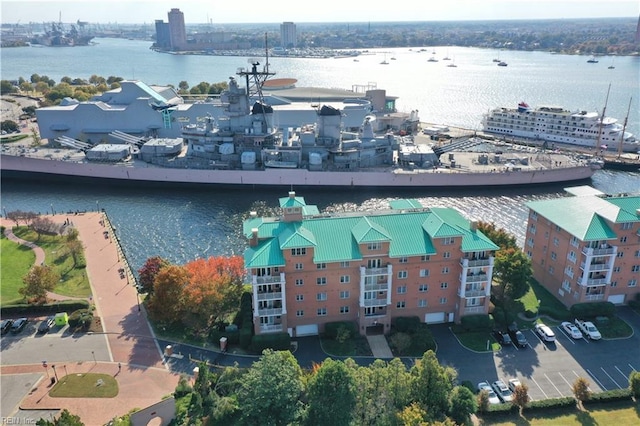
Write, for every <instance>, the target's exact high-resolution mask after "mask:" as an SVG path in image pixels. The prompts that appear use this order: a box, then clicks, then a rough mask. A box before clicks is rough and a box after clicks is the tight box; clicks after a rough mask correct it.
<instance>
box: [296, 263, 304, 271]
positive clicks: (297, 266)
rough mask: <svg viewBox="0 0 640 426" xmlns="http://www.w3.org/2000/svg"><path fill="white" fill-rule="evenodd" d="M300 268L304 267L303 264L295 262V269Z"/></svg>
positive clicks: (299, 269)
mask: <svg viewBox="0 0 640 426" xmlns="http://www.w3.org/2000/svg"><path fill="white" fill-rule="evenodd" d="M302 269H304V265H303V264H302V263H296V270H297V271H301V270H302Z"/></svg>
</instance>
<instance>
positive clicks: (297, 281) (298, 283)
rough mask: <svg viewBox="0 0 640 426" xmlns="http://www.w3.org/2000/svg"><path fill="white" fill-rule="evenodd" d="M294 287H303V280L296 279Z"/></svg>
mask: <svg viewBox="0 0 640 426" xmlns="http://www.w3.org/2000/svg"><path fill="white" fill-rule="evenodd" d="M296 285H297V286H301V285H304V280H303V279H302V278H297V279H296Z"/></svg>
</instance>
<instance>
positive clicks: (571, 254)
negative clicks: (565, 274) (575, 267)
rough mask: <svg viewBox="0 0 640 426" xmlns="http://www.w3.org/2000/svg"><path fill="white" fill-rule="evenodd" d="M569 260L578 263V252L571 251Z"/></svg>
mask: <svg viewBox="0 0 640 426" xmlns="http://www.w3.org/2000/svg"><path fill="white" fill-rule="evenodd" d="M567 259H569V260H570V261H571V262H573V263H576V259H577V258H576V252H575V251H573V250H571V251H570V252H569V255H568V256H567Z"/></svg>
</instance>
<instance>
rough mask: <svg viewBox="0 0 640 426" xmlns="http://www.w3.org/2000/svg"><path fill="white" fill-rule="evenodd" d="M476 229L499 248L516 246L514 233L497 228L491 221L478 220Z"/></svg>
mask: <svg viewBox="0 0 640 426" xmlns="http://www.w3.org/2000/svg"><path fill="white" fill-rule="evenodd" d="M478 229H479V230H480V232H482V233H483V234H484V235H486V236H487V237H488V238H489V239H490V240H491V241H493V242H494V243H496V244H497V245H499V246H500V248H501V249H507V248H517V247H518V244H517V242H516V237H515V235H512V234H509V233H508V232H507V231H505V230H504V229H501V228H497V227H496V224H495V223H493V222H491V223H489V222H482V221H481V222H478Z"/></svg>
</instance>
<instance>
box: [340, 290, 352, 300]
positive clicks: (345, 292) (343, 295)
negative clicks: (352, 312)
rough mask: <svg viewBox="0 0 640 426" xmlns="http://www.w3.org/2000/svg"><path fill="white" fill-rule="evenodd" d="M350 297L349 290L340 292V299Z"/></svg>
mask: <svg viewBox="0 0 640 426" xmlns="http://www.w3.org/2000/svg"><path fill="white" fill-rule="evenodd" d="M349 296H350V293H349V290H342V291H341V292H340V299H348V298H349Z"/></svg>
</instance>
